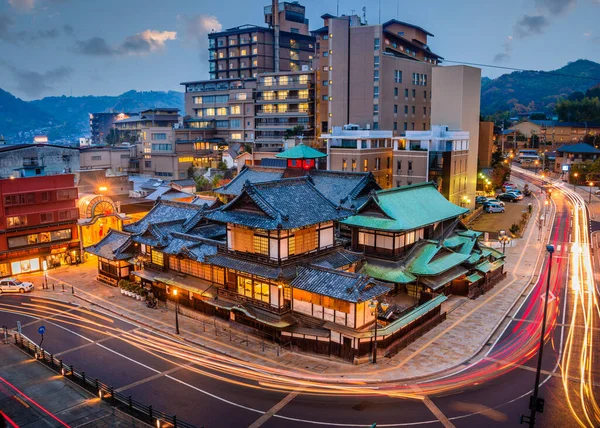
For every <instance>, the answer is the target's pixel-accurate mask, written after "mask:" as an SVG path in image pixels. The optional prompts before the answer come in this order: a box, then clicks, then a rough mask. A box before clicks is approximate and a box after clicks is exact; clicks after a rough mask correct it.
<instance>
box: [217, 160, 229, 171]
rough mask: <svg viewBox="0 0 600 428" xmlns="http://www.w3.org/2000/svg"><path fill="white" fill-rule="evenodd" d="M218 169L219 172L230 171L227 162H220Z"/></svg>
mask: <svg viewBox="0 0 600 428" xmlns="http://www.w3.org/2000/svg"><path fill="white" fill-rule="evenodd" d="M217 169H218V170H219V171H225V170H227V169H228V168H227V164H226V163H225V162H223V161H219V163H218V164H217Z"/></svg>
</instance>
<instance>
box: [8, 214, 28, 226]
mask: <svg viewBox="0 0 600 428" xmlns="http://www.w3.org/2000/svg"><path fill="white" fill-rule="evenodd" d="M19 226H27V216H26V215H17V216H14V217H6V227H19Z"/></svg>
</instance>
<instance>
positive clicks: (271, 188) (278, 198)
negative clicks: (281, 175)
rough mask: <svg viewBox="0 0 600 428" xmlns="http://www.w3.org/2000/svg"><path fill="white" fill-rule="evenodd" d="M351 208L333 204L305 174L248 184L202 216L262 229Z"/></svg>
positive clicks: (334, 216) (326, 217)
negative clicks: (226, 201) (222, 203)
mask: <svg viewBox="0 0 600 428" xmlns="http://www.w3.org/2000/svg"><path fill="white" fill-rule="evenodd" d="M351 213H352V212H351V211H350V210H348V209H346V208H343V207H341V206H336V205H334V204H333V203H332V202H331V201H329V199H327V198H326V197H325V196H324V195H323V194H322V193H321V192H319V191H318V190H317V189H316V188H315V186H314V185H313V183H312V180H311V179H310V178H309V177H300V178H286V179H281V180H276V181H269V182H264V183H256V184H252V183H250V182H246V183H245V184H244V188H243V190H242V193H241V194H240V195H239V196H237V197H236V198H235V199H234V200H233V201H231V202H230V203H228V204H227V205H225V206H223V207H221V208H218V209H216V210H213V211H208V212H206V218H208V219H210V220H214V221H218V222H222V223H232V224H239V225H242V226H246V227H252V228H260V229H265V230H277V229H294V228H298V227H305V226H310V225H313V224H317V223H323V222H327V221H332V220H340V219H342V218H344V217H347V216H349V215H350V214H351Z"/></svg>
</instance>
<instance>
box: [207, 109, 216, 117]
mask: <svg viewBox="0 0 600 428" xmlns="http://www.w3.org/2000/svg"><path fill="white" fill-rule="evenodd" d="M204 114H205V115H206V116H214V115H215V109H214V108H207V109H204Z"/></svg>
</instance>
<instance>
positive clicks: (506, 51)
mask: <svg viewBox="0 0 600 428" xmlns="http://www.w3.org/2000/svg"><path fill="white" fill-rule="evenodd" d="M512 42H513V36H508V37H507V38H506V40H505V41H504V43H502V52H500V53H497V54H496V55H495V56H494V62H495V63H497V64H499V63H503V62H507V61H508V60H509V59H510V54H511V52H512Z"/></svg>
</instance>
